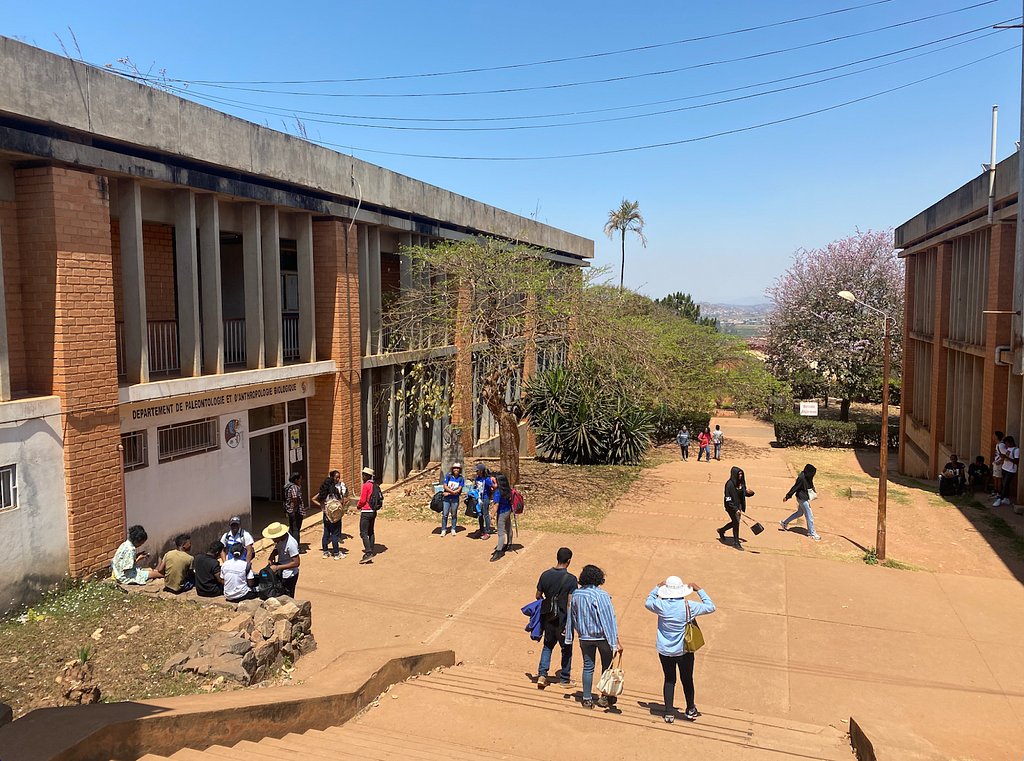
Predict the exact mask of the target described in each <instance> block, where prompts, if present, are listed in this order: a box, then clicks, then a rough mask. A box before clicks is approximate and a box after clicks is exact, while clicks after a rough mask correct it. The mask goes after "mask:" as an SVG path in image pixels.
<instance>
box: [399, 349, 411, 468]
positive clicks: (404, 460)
mask: <svg viewBox="0 0 1024 761" xmlns="http://www.w3.org/2000/svg"><path fill="white" fill-rule="evenodd" d="M405 370H406V368H405V366H402V367H400V368H398V371H397V375H398V379H397V386H396V388H397V390H398V394H399V399H398V449H397V460H398V478H400V479H401V478H405V477H406V476H407V475H409V455H410V451H409V438H410V436H409V434H410V432H411V427H412V422H411V421H410V419H409V404H408V402H407V400H406V396H405V394H406V382H405Z"/></svg>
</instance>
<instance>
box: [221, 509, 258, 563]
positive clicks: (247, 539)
mask: <svg viewBox="0 0 1024 761" xmlns="http://www.w3.org/2000/svg"><path fill="white" fill-rule="evenodd" d="M220 541H221V544H223V545H224V546H225V547H230V546H231V545H233V544H241V545H242V546H243V547H245V559H246V561H247V562H249V563H251V562H252V559H253V558H254V557H256V546H255V542H253V540H252V534H250V533H249V532H248V531H246V530H245V529H243V528H242V519H241V518H240V517H239V516H237V515H232V516H231V520H230V521H228V530H227V531H225V532H224V535H223V536H222V537H221V538H220Z"/></svg>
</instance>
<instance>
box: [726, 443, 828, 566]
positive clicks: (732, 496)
mask: <svg viewBox="0 0 1024 761" xmlns="http://www.w3.org/2000/svg"><path fill="white" fill-rule="evenodd" d="M817 472H818V471H817V469H816V468H815V467H814V466H813V465H811V464H810V463H808V464H807V465H804V468H803V470H801V471H800V472H799V473H797V476H796V481H795V482H794V483H793V486H791V487H790V489H789V491H788V492H787V493H786V496H785V497H783V498H782V501H783V502H788V501H789V500H791V499H793V498H794V497H795V498H796V504H797V508H796V512H794V513H793V514H792V515H790V516H789V517H788V518H786V519H785V520H781V521H779V526H780V527H781V528H782V530H783V531H789V524H790V523H792V522H793V521H795V520H798V519H800V518H803V520H804V522H805V523H806V524H807V535H808V536H809V537H810V538H811V539H814V540H820V539H821V536H819V534H818V532H817V531H815V529H814V513H813V512H812V511H811V502H812V501H813V500H815V499H817V498H818V493H817V491H816V490H815V488H814V476H815V475H816V474H817ZM753 496H754V492H753V490H752V489H750V487H748V486H747V477H746V474H745V473H744V472H743V469H742V468H739V467H734V468H733V469H732V471H731V473H730V474H729V480H728V481H726V482H725V512H726V513H727V514H728V515H729V522H728V523H726V524H725V525H724V526H722V527H721V528H719V529H718V538H719V539H720V540H722V541H723V542H724V541H725V534H726V532H728V531H732V543H733V547H735V548H736V549H738V550H742V549H743V544H742V540H741V539H740V516H742V515H743V514H745V513H746V511H747V497H753Z"/></svg>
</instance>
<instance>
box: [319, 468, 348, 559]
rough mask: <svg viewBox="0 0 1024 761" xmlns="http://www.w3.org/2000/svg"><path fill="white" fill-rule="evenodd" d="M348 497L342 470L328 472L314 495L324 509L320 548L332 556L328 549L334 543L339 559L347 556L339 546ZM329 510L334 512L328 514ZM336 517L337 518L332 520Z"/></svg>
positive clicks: (335, 555)
mask: <svg viewBox="0 0 1024 761" xmlns="http://www.w3.org/2000/svg"><path fill="white" fill-rule="evenodd" d="M346 497H348V487H347V486H345V482H344V481H342V480H341V471H337V470H332V471H331V472H330V473H328V474H327V478H325V479H324V482H323V483H322V484H320V491H318V492H317V494H316V496H315V497H313V500H312V502H313V504H314V505H316V506H317V507H319V508H320V509H321V510H323V511H324V536H323V539H321V540H320V549H322V550H323V553H324V557H325V558H329V557H331V556H332V555H331V553H330V552H329V551H328V545H329V544H333V545H334V555H333V557H334V559H335V560H339V559H341V558H343V557H345V553H344V550H342V549H341V548H340V546H339V543H340V542H341V517H342V515H343V514H344V513H343V504H344V501H345V499H346ZM328 512H330V513H332V514H331V515H328ZM332 518H334V519H335V520H331V519H332Z"/></svg>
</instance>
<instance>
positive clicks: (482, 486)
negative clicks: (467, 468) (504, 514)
mask: <svg viewBox="0 0 1024 761" xmlns="http://www.w3.org/2000/svg"><path fill="white" fill-rule="evenodd" d="M474 472H475V473H476V477H475V478H474V480H473V485H474V487H475V488H476V493H477V503H476V509H477V522H478V523H479V524H480V529H479V531H478V532H477V536H479V537H480V538H481V539H490V538H491V499H492V498H493V496H494V490H495V489H496V488H497V486H498V482H497V481H495V480H494V476H492V475H491V473H490V471H489V470H487V466H486V465H484V464H483V463H482V462H478V463H477V464H476V468H474Z"/></svg>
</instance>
